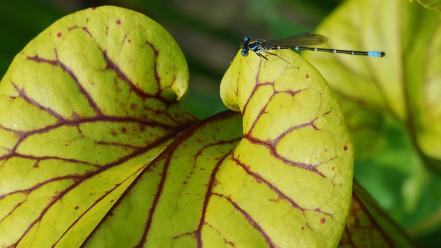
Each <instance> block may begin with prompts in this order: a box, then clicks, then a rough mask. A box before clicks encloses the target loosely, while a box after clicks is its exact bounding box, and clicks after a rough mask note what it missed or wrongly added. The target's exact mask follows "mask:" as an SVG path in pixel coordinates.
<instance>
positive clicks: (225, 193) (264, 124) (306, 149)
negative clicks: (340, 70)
mask: <svg viewBox="0 0 441 248" xmlns="http://www.w3.org/2000/svg"><path fill="white" fill-rule="evenodd" d="M221 96H222V99H223V101H224V103H225V104H226V105H227V106H229V107H230V108H232V109H239V110H240V111H241V113H242V115H243V139H242V140H241V142H240V143H239V145H238V146H237V147H236V148H235V150H234V151H233V153H232V154H231V156H229V157H228V158H227V159H226V160H225V161H224V162H223V164H222V165H221V167H220V169H221V170H219V172H218V173H217V180H218V181H219V183H218V184H217V185H216V187H214V188H213V190H212V192H213V194H214V199H213V202H211V203H210V204H209V205H208V209H207V211H208V213H210V211H213V213H212V214H211V215H207V217H210V218H209V219H208V220H209V221H210V222H212V221H215V222H216V223H218V224H217V225H218V226H219V228H220V227H222V225H223V224H222V223H224V222H225V221H226V219H228V222H232V223H234V226H237V228H238V230H237V231H235V232H234V234H235V235H238V233H239V232H240V231H239V230H241V229H239V227H241V226H243V228H242V230H244V228H246V227H247V226H250V225H252V226H255V228H254V229H255V230H256V232H255V233H254V234H253V233H250V234H249V238H248V239H253V240H256V241H255V242H257V243H256V244H255V245H254V246H255V247H257V246H258V245H257V244H261V245H262V246H265V245H264V244H265V243H266V245H267V246H272V247H289V246H291V245H294V244H296V245H297V246H301V247H332V246H335V245H337V243H338V241H339V239H340V235H341V233H342V231H343V226H344V222H345V218H346V214H347V210H348V208H349V203H350V198H351V195H350V193H351V186H352V163H353V161H352V159H353V158H352V146H351V144H350V140H349V137H348V134H347V131H346V127H345V125H344V122H343V117H342V115H341V113H340V110H339V107H338V105H337V103H336V101H335V100H334V98H333V96H332V93H331V92H330V89H329V87H328V85H327V84H326V82H325V81H324V79H323V78H322V77H321V75H320V74H319V73H318V72H317V71H316V69H314V68H313V67H312V66H311V65H309V64H308V63H307V62H305V61H304V60H303V59H302V58H300V57H299V56H298V55H297V54H295V53H294V52H292V51H276V53H275V55H268V61H266V60H264V59H262V58H260V57H258V56H257V55H256V54H254V53H252V54H250V55H249V56H248V57H242V56H241V55H240V53H239V54H238V55H237V56H236V58H235V59H234V61H233V62H232V64H231V66H230V68H229V69H228V71H227V72H226V74H225V76H224V79H223V81H222V84H221ZM231 181H234V182H235V183H227V182H231ZM226 206H229V208H230V209H231V210H230V211H233V212H234V211H235V212H239V213H241V214H239V215H237V214H235V215H230V216H229V215H228V214H227V213H225V209H224V208H225V207H226ZM218 215H221V216H223V217H221V218H219V217H218ZM211 219H213V220H211ZM244 220H246V221H244ZM276 220H277V221H276ZM247 222H248V223H247ZM223 228H225V227H223ZM207 235H208V234H207ZM231 235H233V233H232V234H231ZM259 236H260V237H264V239H263V240H262V239H260V240H259V239H257V237H259ZM253 237H254V238H253ZM324 237H326V238H324Z"/></svg>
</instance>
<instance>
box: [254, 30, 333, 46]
mask: <svg viewBox="0 0 441 248" xmlns="http://www.w3.org/2000/svg"><path fill="white" fill-rule="evenodd" d="M326 41H328V38H327V37H326V36H323V35H320V34H311V33H304V34H299V35H295V36H291V37H287V38H283V39H277V40H266V41H263V42H262V46H263V47H264V48H275V47H277V46H280V47H282V48H283V47H293V46H309V45H319V44H323V43H325V42H326Z"/></svg>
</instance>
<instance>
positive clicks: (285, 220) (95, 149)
mask: <svg viewBox="0 0 441 248" xmlns="http://www.w3.org/2000/svg"><path fill="white" fill-rule="evenodd" d="M187 86H188V71H187V66H186V62H185V59H184V56H183V55H182V52H181V51H180V49H179V47H178V46H177V44H176V43H175V42H174V40H173V39H172V38H171V36H170V35H169V34H168V33H167V32H166V31H165V30H164V29H163V28H162V27H160V26H159V25H158V24H157V23H155V22H154V21H152V20H151V19H149V18H147V17H145V16H143V15H141V14H139V13H136V12H133V11H130V10H126V9H122V8H117V7H110V6H106V7H100V8H96V9H88V10H84V11H80V12H77V13H74V14H72V15H69V16H67V17H65V18H63V19H61V20H59V21H57V22H56V23H54V24H53V25H52V26H50V27H49V28H48V29H46V30H45V31H44V32H42V33H41V34H40V35H39V36H37V37H36V38H35V39H34V40H33V41H31V42H30V43H29V44H28V45H27V46H26V47H25V48H24V50H23V51H22V52H21V53H20V54H18V55H17V57H16V58H15V59H14V61H13V62H12V64H11V66H10V68H9V70H8V72H7V73H6V75H5V76H4V77H3V79H2V82H1V84H0V110H1V112H0V151H1V153H0V179H1V180H0V237H1V239H0V245H1V246H2V247H9V246H16V247H54V246H56V247H77V246H80V245H83V246H86V247H132V246H139V247H141V246H143V247H173V246H175V247H203V246H204V247H225V246H233V247H249V246H252V247H290V246H298V247H311V246H321V247H332V246H336V245H337V243H338V241H339V239H340V236H341V234H342V232H343V227H344V222H345V218H346V215H347V212H348V209H349V204H350V198H351V186H352V163H353V158H352V146H351V143H350V140H349V137H348V133H347V130H346V127H345V125H344V122H343V117H342V115H341V113H340V110H339V108H338V105H337V103H336V101H335V100H334V98H333V96H332V94H331V92H330V90H329V88H328V86H327V84H326V82H325V81H324V79H323V78H322V77H321V76H320V74H319V73H318V72H317V71H316V70H315V69H314V68H313V67H312V66H310V65H309V64H308V63H306V62H305V61H303V60H302V59H301V58H300V57H299V56H297V55H296V54H295V53H293V52H280V53H278V56H274V57H271V58H270V60H269V61H263V60H260V59H259V58H258V57H257V56H256V55H254V54H253V55H250V56H249V57H246V58H244V57H241V56H240V55H238V56H237V57H236V58H235V60H234V62H233V64H232V65H231V67H230V68H229V70H228V71H227V73H226V75H225V77H224V79H223V81H222V86H221V89H222V97H223V100H224V102H225V103H226V105H227V106H230V107H231V108H232V109H234V110H241V113H242V118H241V115H240V114H239V113H233V112H225V113H221V114H218V115H215V116H213V117H211V118H208V119H206V120H202V121H198V120H195V118H194V117H192V115H191V114H189V113H187V112H185V111H184V110H183V109H182V108H181V107H180V105H179V103H178V102H177V101H176V100H177V99H180V98H181V97H182V96H183V95H184V93H185V92H186V90H187Z"/></svg>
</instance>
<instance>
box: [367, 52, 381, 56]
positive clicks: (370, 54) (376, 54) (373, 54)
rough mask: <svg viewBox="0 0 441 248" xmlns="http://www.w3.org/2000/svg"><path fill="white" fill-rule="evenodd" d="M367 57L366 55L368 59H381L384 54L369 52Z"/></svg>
mask: <svg viewBox="0 0 441 248" xmlns="http://www.w3.org/2000/svg"><path fill="white" fill-rule="evenodd" d="M367 55H368V56H369V57H383V56H384V55H385V54H384V52H378V51H369V52H368V53H367Z"/></svg>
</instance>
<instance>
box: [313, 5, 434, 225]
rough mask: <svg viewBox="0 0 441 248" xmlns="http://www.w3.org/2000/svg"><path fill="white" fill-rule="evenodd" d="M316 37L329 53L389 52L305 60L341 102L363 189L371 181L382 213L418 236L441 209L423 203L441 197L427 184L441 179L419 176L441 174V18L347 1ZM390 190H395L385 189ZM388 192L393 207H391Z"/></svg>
mask: <svg viewBox="0 0 441 248" xmlns="http://www.w3.org/2000/svg"><path fill="white" fill-rule="evenodd" d="M317 32H318V33H321V34H323V35H326V36H328V37H329V44H328V46H329V47H334V48H342V49H355V50H384V51H385V52H386V56H385V57H384V58H367V57H356V56H347V55H334V54H330V55H328V54H323V53H321V54H317V53H307V54H306V53H305V57H306V58H307V59H308V60H309V61H311V62H312V63H313V64H314V66H317V68H318V69H319V70H320V72H321V73H323V75H324V76H325V77H326V78H327V80H328V81H329V83H330V85H331V87H332V88H333V90H334V92H336V95H337V97H338V98H339V100H340V103H341V106H342V109H343V113H344V115H345V117H346V120H347V122H348V126H349V129H350V131H351V134H352V136H353V138H354V146H355V154H356V158H358V159H357V161H358V162H359V164H360V167H361V166H363V165H365V166H366V168H359V169H360V170H359V171H362V172H363V173H361V174H360V181H362V182H363V181H366V180H365V179H366V178H367V177H369V175H371V176H370V177H371V178H372V180H371V183H370V185H371V186H372V187H370V188H369V190H370V191H377V192H378V194H375V195H376V196H377V197H378V199H379V200H382V201H383V203H384V204H383V206H386V207H388V209H389V210H391V213H392V214H394V216H395V217H396V218H397V219H399V220H400V222H401V224H406V226H407V227H408V228H409V230H412V226H414V225H415V224H416V222H417V220H418V219H422V218H424V217H427V216H428V212H432V213H433V212H434V211H436V210H437V208H439V206H440V204H441V203H440V201H439V197H433V196H429V195H427V196H424V195H423V193H424V192H427V191H428V190H430V191H431V192H432V193H433V194H434V195H437V194H439V189H437V188H436V187H435V188H434V187H433V186H429V185H433V184H432V183H430V184H429V182H430V181H433V182H436V181H437V182H439V181H440V180H439V178H437V177H436V175H435V177H434V178H432V179H430V177H429V175H430V174H434V173H430V172H427V171H425V170H424V169H423V168H421V165H422V164H425V165H426V166H427V167H428V168H432V169H435V170H436V171H438V172H440V171H441V104H440V103H439V97H440V96H441V87H440V86H441V74H440V73H439V72H440V70H439V68H440V66H441V53H440V51H441V25H440V19H439V16H438V15H437V13H435V12H433V11H430V10H427V9H425V8H423V7H422V6H420V5H419V4H418V3H416V2H414V3H409V2H408V1H401V0H391V1H381V0H369V1H365V0H349V1H347V2H345V3H344V4H342V5H341V6H340V7H339V8H338V9H337V10H336V11H335V12H334V13H333V14H331V15H330V16H329V17H328V18H327V19H326V20H325V21H324V22H323V23H322V25H321V26H320V27H319V28H318V30H317ZM402 130H403V131H402ZM366 160H368V161H367V162H366ZM375 165H381V166H382V167H380V168H375ZM367 167H369V168H367ZM374 171H377V172H378V171H381V173H380V172H378V173H376V172H374ZM374 173H376V174H374ZM379 174H380V175H382V176H383V177H384V178H385V179H386V180H385V181H384V180H381V179H379ZM392 175H393V177H391V176H392ZM389 179H390V180H389ZM394 181H395V182H394ZM396 181H399V182H396ZM386 184H389V185H391V186H390V187H388V188H387V187H383V188H381V187H382V186H381V185H386ZM437 184H438V185H439V183H437ZM400 187H401V188H400ZM376 189H380V190H376ZM390 192H393V193H394V196H393V198H394V200H390V201H395V202H393V203H391V202H386V201H387V200H388V199H391V198H392V197H388V196H387V194H388V193H390ZM380 194H382V195H380ZM427 198H430V199H428V201H426V200H427ZM395 199H396V200H395ZM423 200H424V202H423ZM433 205H434V207H432V206H433ZM417 206H419V207H420V208H418V209H417ZM428 206H430V207H428ZM429 208H430V210H428V209H429ZM410 215H411V216H410ZM416 216H417V217H416Z"/></svg>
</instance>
